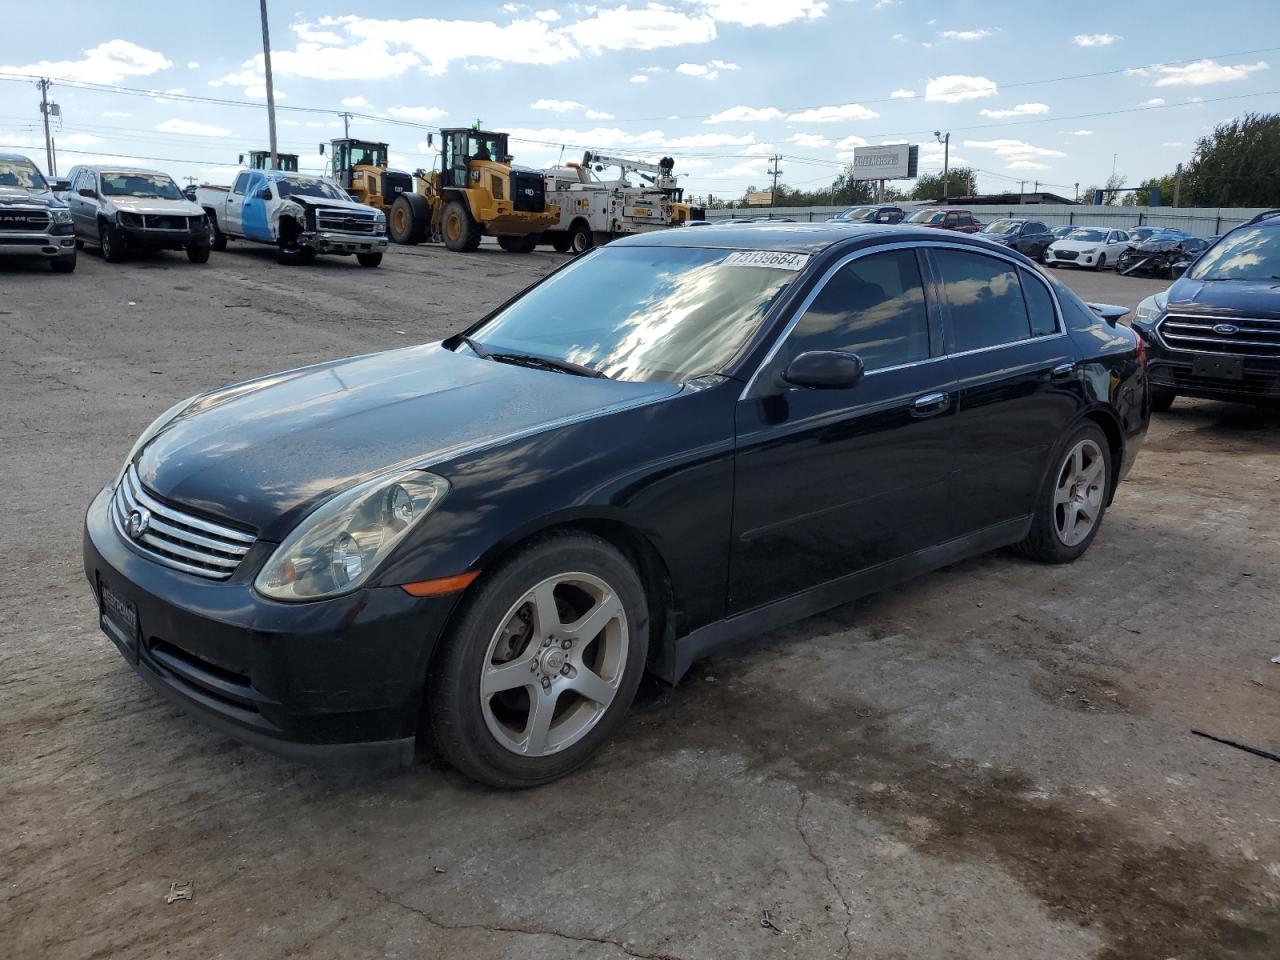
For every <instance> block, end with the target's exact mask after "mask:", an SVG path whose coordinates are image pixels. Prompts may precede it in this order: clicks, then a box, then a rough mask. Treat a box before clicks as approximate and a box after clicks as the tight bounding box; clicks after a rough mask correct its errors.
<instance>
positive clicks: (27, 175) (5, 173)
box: [0, 160, 49, 193]
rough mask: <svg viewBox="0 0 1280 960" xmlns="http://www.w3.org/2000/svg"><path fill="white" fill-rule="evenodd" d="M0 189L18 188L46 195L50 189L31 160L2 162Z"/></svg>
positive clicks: (0, 163)
mask: <svg viewBox="0 0 1280 960" xmlns="http://www.w3.org/2000/svg"><path fill="white" fill-rule="evenodd" d="M0 187H18V188H19V189H21V190H29V191H30V192H32V193H44V192H45V191H46V190H48V189H49V186H48V184H46V183H45V181H44V177H43V176H41V174H40V171H39V170H37V169H36V165H35V164H34V163H32V162H31V161H30V160H0Z"/></svg>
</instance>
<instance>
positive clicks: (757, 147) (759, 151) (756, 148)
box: [741, 143, 773, 157]
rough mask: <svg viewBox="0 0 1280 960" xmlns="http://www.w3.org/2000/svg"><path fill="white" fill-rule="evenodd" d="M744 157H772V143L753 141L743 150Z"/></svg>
mask: <svg viewBox="0 0 1280 960" xmlns="http://www.w3.org/2000/svg"><path fill="white" fill-rule="evenodd" d="M741 153H742V155H743V156H744V157H771V156H773V144H772V143H753V144H751V146H749V147H745V148H744V149H743V150H742V151H741Z"/></svg>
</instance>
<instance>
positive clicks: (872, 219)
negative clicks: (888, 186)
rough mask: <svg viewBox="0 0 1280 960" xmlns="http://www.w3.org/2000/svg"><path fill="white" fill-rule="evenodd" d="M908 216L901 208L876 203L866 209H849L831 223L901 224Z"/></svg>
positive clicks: (841, 212)
mask: <svg viewBox="0 0 1280 960" xmlns="http://www.w3.org/2000/svg"><path fill="white" fill-rule="evenodd" d="M905 216H906V213H904V212H903V209H902V208H901V207H895V206H893V205H892V204H884V203H876V204H871V205H870V206H866V207H849V208H848V209H847V210H841V211H840V212H839V213H837V214H836V215H835V216H834V217H831V218H830V222H831V223H901V222H902V218H903V217H905Z"/></svg>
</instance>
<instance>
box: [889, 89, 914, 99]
mask: <svg viewBox="0 0 1280 960" xmlns="http://www.w3.org/2000/svg"><path fill="white" fill-rule="evenodd" d="M915 95H916V92H915V91H914V90H906V89H899V90H895V91H893V93H891V94H889V96H890V97H892V98H893V99H894V100H906V99H908V98H910V97H914V96H915Z"/></svg>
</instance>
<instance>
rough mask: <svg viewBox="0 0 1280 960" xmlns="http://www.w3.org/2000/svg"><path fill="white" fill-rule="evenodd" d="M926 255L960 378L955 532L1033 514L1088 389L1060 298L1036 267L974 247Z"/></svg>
mask: <svg viewBox="0 0 1280 960" xmlns="http://www.w3.org/2000/svg"><path fill="white" fill-rule="evenodd" d="M929 257H930V260H931V262H932V264H933V267H934V269H935V271H936V273H937V276H938V279H939V283H940V285H941V296H942V302H943V304H944V307H945V309H944V311H943V316H944V320H945V329H946V333H945V335H946V341H947V350H948V356H949V357H950V359H951V365H952V369H953V370H954V371H955V376H956V384H957V386H956V389H957V394H958V408H957V411H956V416H955V421H954V430H955V440H956V445H955V468H956V478H955V487H956V497H955V503H956V514H955V519H956V522H957V524H958V525H959V528H958V529H957V530H956V531H955V534H956V535H957V536H958V535H962V534H964V533H970V532H973V531H976V530H980V529H983V528H985V527H990V526H992V525H994V524H997V523H1002V522H1005V521H1009V520H1013V519H1015V518H1019V517H1024V516H1026V515H1027V514H1029V513H1030V512H1031V509H1032V504H1033V502H1034V498H1035V494H1036V492H1037V491H1038V490H1039V487H1040V483H1041V480H1042V479H1043V476H1044V471H1045V469H1046V467H1047V464H1048V457H1049V454H1050V452H1051V450H1052V448H1053V445H1054V444H1055V443H1056V442H1057V440H1058V439H1059V437H1061V436H1062V434H1063V432H1064V431H1065V429H1066V427H1067V425H1068V424H1070V423H1071V422H1072V421H1073V420H1074V418H1075V415H1076V412H1077V410H1078V409H1079V408H1080V406H1081V405H1082V403H1083V391H1082V388H1081V385H1080V381H1079V377H1078V375H1077V370H1076V352H1075V348H1074V346H1073V344H1072V342H1071V339H1070V337H1068V336H1067V335H1066V333H1065V328H1064V326H1063V324H1062V320H1061V317H1060V312H1059V310H1058V309H1057V301H1056V299H1055V298H1054V296H1053V293H1052V291H1051V290H1050V289H1049V285H1048V284H1047V283H1046V282H1045V281H1044V279H1043V278H1042V277H1041V276H1040V275H1039V274H1038V273H1037V272H1035V271H1034V270H1029V269H1026V268H1024V267H1021V266H1019V265H1018V264H1017V262H1016V261H1015V260H1013V259H1012V258H1006V257H1002V256H1000V255H999V254H998V253H987V252H986V251H979V250H973V249H969V248H963V249H962V248H959V247H948V248H942V247H935V248H933V249H930V250H929Z"/></svg>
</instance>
